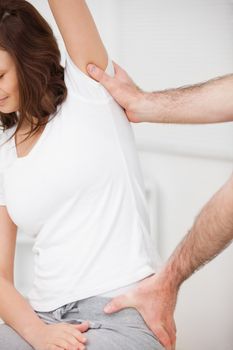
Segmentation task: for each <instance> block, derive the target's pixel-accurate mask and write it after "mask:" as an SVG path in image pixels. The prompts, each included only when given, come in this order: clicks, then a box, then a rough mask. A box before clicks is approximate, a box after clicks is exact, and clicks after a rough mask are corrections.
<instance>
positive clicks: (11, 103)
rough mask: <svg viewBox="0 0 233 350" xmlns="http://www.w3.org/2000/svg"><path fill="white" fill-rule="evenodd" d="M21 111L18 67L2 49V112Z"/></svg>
mask: <svg viewBox="0 0 233 350" xmlns="http://www.w3.org/2000/svg"><path fill="white" fill-rule="evenodd" d="M18 109H19V88H18V78H17V74H16V66H15V63H14V61H13V59H12V57H11V55H10V54H9V53H8V52H7V51H5V50H1V49H0V112H2V113H12V112H16V111H18Z"/></svg>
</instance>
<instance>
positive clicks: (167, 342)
mask: <svg viewBox="0 0 233 350" xmlns="http://www.w3.org/2000/svg"><path fill="white" fill-rule="evenodd" d="M152 331H153V333H154V334H155V335H156V337H157V338H158V339H159V341H160V343H161V344H162V345H163V346H164V348H165V349H166V350H173V349H174V344H172V340H171V338H170V336H169V334H168V332H167V331H166V329H165V328H164V327H162V326H155V327H154V328H153V329H152Z"/></svg>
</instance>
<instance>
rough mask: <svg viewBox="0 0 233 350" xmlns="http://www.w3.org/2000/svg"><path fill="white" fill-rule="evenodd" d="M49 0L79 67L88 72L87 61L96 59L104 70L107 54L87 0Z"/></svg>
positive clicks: (90, 61)
mask: <svg viewBox="0 0 233 350" xmlns="http://www.w3.org/2000/svg"><path fill="white" fill-rule="evenodd" d="M48 2H49V5H50V8H51V11H52V13H53V16H54V18H55V21H56V23H57V26H58V28H59V30H60V33H61V35H62V37H63V40H64V43H65V46H66V50H67V51H68V53H69V55H70V57H71V58H72V60H73V62H74V63H75V64H76V65H77V66H78V68H79V69H80V70H81V71H82V72H84V73H85V74H87V75H88V73H87V70H86V66H87V64H88V63H94V64H96V65H98V66H99V67H101V68H102V69H103V70H105V69H106V67H107V64H108V55H107V52H106V49H105V47H104V45H103V42H102V40H101V38H100V35H99V33H98V30H97V28H96V25H95V22H94V20H93V18H92V15H91V13H90V11H89V9H88V7H87V5H86V2H85V1H84V0H49V1H48Z"/></svg>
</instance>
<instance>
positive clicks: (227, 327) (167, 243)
mask: <svg viewBox="0 0 233 350" xmlns="http://www.w3.org/2000/svg"><path fill="white" fill-rule="evenodd" d="M30 2H31V3H32V4H33V5H35V6H36V7H37V9H38V10H39V11H40V12H41V13H42V15H43V16H44V17H45V18H46V19H47V20H48V22H49V23H50V24H51V25H52V27H53V29H54V32H55V34H56V37H57V40H58V42H59V45H60V48H61V50H63V48H64V45H63V42H62V39H61V37H60V35H59V32H58V29H57V27H56V25H55V22H54V19H53V18H52V15H51V12H50V9H49V6H48V3H47V1H41V0H40V1H39V0H37V1H36V0H34V1H32V0H31V1H30ZM88 4H89V5H90V8H91V11H92V13H93V16H94V18H95V20H96V23H97V26H98V28H99V30H100V32H101V35H102V38H103V40H104V43H105V45H106V47H107V49H108V52H109V55H110V56H111V57H112V58H113V59H114V60H115V61H117V62H118V63H119V64H120V65H122V66H123V67H124V68H126V70H127V71H128V72H129V74H130V75H131V76H132V77H133V79H134V80H135V81H136V82H137V84H138V85H140V86H141V87H142V88H144V89H145V90H157V89H165V88H169V87H176V86H181V85H185V84H194V83H197V82H200V81H204V80H207V79H210V78H213V77H215V76H219V75H224V74H227V73H232V71H233V63H232V62H233V40H232V39H233V3H232V1H230V0H221V1H220V0H143V1H142V0H89V1H88ZM133 129H134V132H135V137H136V142H137V147H138V151H139V155H140V160H141V164H142V168H143V174H144V177H145V181H146V184H147V187H148V189H149V196H150V201H149V209H150V215H151V226H152V235H153V238H154V239H155V242H156V245H157V247H158V249H159V251H160V254H161V256H162V258H163V260H165V259H166V258H167V257H168V256H169V254H170V253H171V252H172V250H173V249H174V247H175V246H176V244H177V243H178V242H179V241H180V239H181V238H182V237H183V236H184V234H185V233H186V232H187V230H188V229H189V228H190V227H191V225H192V223H193V220H194V219H195V216H196V215H197V214H198V212H199V211H200V209H201V208H202V206H203V205H204V203H206V202H207V200H208V199H209V198H210V197H211V196H212V195H213V194H214V192H216V191H217V190H218V189H219V188H220V187H221V186H222V185H223V184H224V182H225V181H226V180H227V178H229V176H230V174H231V172H232V169H233V166H232V160H233V123H223V124H212V125H192V126H191V125H172V124H169V125H160V124H148V123H144V124H141V125H139V124H137V125H133ZM30 247H31V245H30V243H28V242H27V241H23V239H21V241H20V242H19V245H18V248H17V257H16V282H17V284H18V286H19V289H20V288H21V289H22V290H26V289H27V286H28V283H29V281H30V280H31V278H32V260H31V257H30V253H29V251H30V249H29V248H30ZM232 253H233V247H232V246H230V247H228V248H227V249H226V250H225V251H224V252H223V253H222V254H221V255H219V256H218V257H217V258H215V259H214V260H213V261H212V262H210V263H209V264H208V265H207V266H206V267H205V268H203V269H202V270H201V271H200V272H198V273H196V274H194V275H193V276H192V277H191V278H190V279H189V280H188V281H186V282H185V283H184V285H183V287H182V289H181V291H180V295H179V299H178V304H177V309H176V313H175V316H176V322H177V329H178V332H177V336H178V340H177V350H197V349H198V350H220V349H221V350H232V349H233V333H232V326H233V301H232V295H233V282H232V267H233V254H232Z"/></svg>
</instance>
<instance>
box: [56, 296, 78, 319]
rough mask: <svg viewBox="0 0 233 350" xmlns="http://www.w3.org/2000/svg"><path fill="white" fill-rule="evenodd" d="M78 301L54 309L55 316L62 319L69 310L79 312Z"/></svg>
mask: <svg viewBox="0 0 233 350" xmlns="http://www.w3.org/2000/svg"><path fill="white" fill-rule="evenodd" d="M77 305H78V301H74V302H73V303H69V304H66V305H64V306H62V307H59V308H58V309H56V310H54V311H52V314H53V316H54V318H55V319H56V320H58V321H60V320H61V319H62V318H63V317H64V315H65V314H67V312H78V311H79V308H78V306H77Z"/></svg>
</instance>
